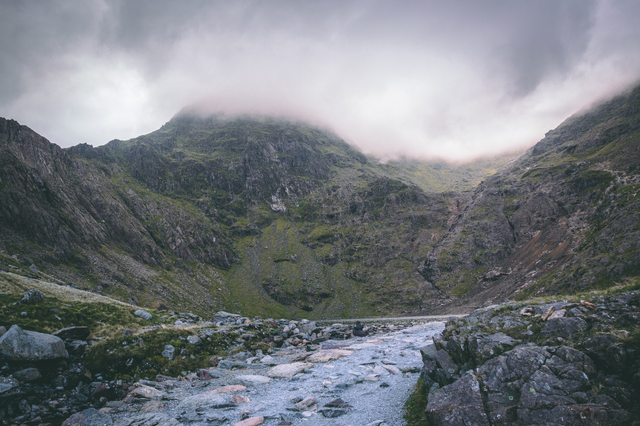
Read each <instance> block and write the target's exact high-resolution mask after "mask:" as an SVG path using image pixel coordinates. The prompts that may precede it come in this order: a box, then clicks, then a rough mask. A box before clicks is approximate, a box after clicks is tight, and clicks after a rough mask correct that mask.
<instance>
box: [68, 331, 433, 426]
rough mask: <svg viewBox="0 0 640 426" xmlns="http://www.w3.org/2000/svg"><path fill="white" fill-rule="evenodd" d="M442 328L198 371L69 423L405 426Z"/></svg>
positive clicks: (142, 388)
mask: <svg viewBox="0 0 640 426" xmlns="http://www.w3.org/2000/svg"><path fill="white" fill-rule="evenodd" d="M443 326H444V324H443V323H442V322H431V323H424V324H417V325H413V326H411V327H408V328H404V329H401V330H398V331H392V332H387V333H385V334H376V335H372V336H367V337H360V338H352V339H349V340H327V341H325V342H322V344H321V345H319V348H318V349H319V350H317V351H311V352H309V351H307V350H305V348H304V347H303V348H286V349H283V350H279V351H276V352H275V353H274V354H272V355H271V356H268V357H264V358H263V359H262V360H260V361H256V363H255V364H253V363H251V364H244V365H243V364H242V363H232V364H230V365H227V367H231V368H215V369H210V370H204V371H202V370H201V374H200V376H199V377H193V376H192V377H191V380H188V379H184V378H182V379H179V380H173V379H170V378H167V380H166V381H159V382H152V381H141V382H139V383H137V384H136V386H137V389H135V390H134V391H133V392H131V394H130V395H129V396H128V397H127V398H126V399H125V400H124V401H112V402H109V403H107V405H106V406H105V407H104V408H102V409H101V410H99V411H96V410H94V409H90V410H85V411H83V412H81V413H78V414H76V415H74V416H73V417H72V418H70V419H68V421H67V422H71V423H68V424H113V425H122V426H133V425H136V426H163V425H181V424H184V425H187V424H189V425H218V424H225V425H226V424H229V425H239V426H245V425H259V424H265V425H290V424H291V425H309V426H312V425H345V426H346V425H353V426H363V425H389V426H391V425H404V424H405V422H404V420H403V406H404V403H405V402H406V400H407V398H408V397H409V395H410V393H411V391H412V389H413V387H414V385H415V384H416V381H417V379H418V376H419V373H420V369H421V368H422V359H421V355H420V348H421V347H423V346H425V345H427V344H429V343H430V342H431V341H432V337H433V335H434V334H436V333H439V332H441V331H442V330H443ZM223 366H224V365H223ZM240 367H246V368H240ZM205 371H206V373H205ZM194 376H195V375H194ZM207 376H210V377H211V378H209V377H207ZM83 419H84V420H83ZM67 422H65V423H67ZM87 422H90V423H87Z"/></svg>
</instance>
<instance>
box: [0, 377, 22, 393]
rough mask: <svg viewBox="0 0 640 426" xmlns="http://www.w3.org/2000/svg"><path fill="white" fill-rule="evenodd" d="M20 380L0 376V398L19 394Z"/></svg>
mask: <svg viewBox="0 0 640 426" xmlns="http://www.w3.org/2000/svg"><path fill="white" fill-rule="evenodd" d="M20 392H21V391H20V382H18V380H16V379H14V378H12V377H0V398H6V397H8V396H14V395H18V394H20Z"/></svg>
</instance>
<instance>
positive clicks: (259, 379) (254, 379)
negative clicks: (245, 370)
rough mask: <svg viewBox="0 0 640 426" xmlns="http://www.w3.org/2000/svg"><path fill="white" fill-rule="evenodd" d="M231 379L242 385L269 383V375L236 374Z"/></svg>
mask: <svg viewBox="0 0 640 426" xmlns="http://www.w3.org/2000/svg"><path fill="white" fill-rule="evenodd" d="M233 381H234V382H237V383H240V384H241V385H244V386H255V385H264V384H266V383H269V382H270V381H271V379H270V378H269V377H265V376H260V375H257V374H241V375H239V376H236V377H235V378H234V379H233Z"/></svg>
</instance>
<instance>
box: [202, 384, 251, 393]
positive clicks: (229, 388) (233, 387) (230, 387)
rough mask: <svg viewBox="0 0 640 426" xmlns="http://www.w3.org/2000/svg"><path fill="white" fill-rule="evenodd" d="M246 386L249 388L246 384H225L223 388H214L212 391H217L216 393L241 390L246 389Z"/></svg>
mask: <svg viewBox="0 0 640 426" xmlns="http://www.w3.org/2000/svg"><path fill="white" fill-rule="evenodd" d="M246 388H247V387H246V386H242V385H228V386H223V387H221V388H217V389H214V390H212V391H210V392H215V393H229V392H239V391H241V390H245V389H246Z"/></svg>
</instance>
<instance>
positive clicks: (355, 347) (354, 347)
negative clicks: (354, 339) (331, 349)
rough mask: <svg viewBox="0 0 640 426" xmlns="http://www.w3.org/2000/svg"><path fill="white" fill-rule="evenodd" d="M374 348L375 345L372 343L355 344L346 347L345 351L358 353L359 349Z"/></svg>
mask: <svg viewBox="0 0 640 426" xmlns="http://www.w3.org/2000/svg"><path fill="white" fill-rule="evenodd" d="M375 347H376V345H374V344H373V343H355V344H353V345H350V346H347V349H352V350H354V351H359V350H360V349H367V348H375Z"/></svg>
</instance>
